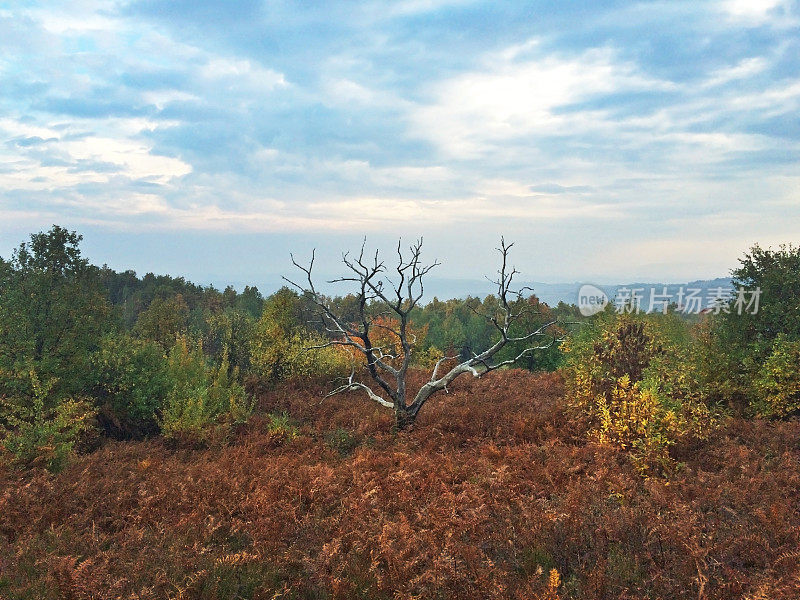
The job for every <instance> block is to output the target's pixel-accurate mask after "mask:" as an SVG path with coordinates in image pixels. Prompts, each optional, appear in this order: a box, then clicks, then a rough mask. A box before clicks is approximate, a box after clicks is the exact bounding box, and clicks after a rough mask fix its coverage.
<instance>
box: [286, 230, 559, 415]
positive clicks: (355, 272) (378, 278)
mask: <svg viewBox="0 0 800 600" xmlns="http://www.w3.org/2000/svg"><path fill="white" fill-rule="evenodd" d="M513 245H514V244H507V243H506V241H505V239H504V238H501V239H500V247H499V248H497V250H498V252H500V255H501V264H500V268H499V270H498V271H497V279H496V280H491V279H490V281H492V283H494V284H495V285H496V286H497V295H496V298H495V301H496V306H495V307H494V308H493V309H492V312H483V311H478V310H476V309H474V308H473V307H471V306H470V310H472V311H473V312H474V313H475V314H478V315H480V316H481V317H483V318H484V319H486V320H487V321H488V322H490V323H491V324H492V326H493V327H494V329H495V331H496V333H497V336H498V339H497V340H496V341H495V342H494V343H493V344H492V345H491V346H490V347H489V348H487V349H485V350H483V351H482V352H479V353H473V356H472V357H471V358H469V359H467V360H465V361H462V362H460V363H458V364H456V365H455V366H453V367H452V368H451V369H450V370H449V371H447V372H446V373H445V374H444V375H441V376H439V369H440V368H441V366H442V365H443V364H444V363H446V362H447V361H448V360H455V359H456V357H442V358H441V359H439V360H438V361H437V362H436V365H435V366H434V368H433V372H432V374H431V377H430V379H429V380H428V381H427V382H426V383H425V384H424V385H423V386H422V387H421V388H420V389H419V390H418V391H417V393H416V395H414V397H413V400H411V402H408V401H407V398H408V395H407V389H406V376H407V372H408V369H409V367H410V366H411V359H412V354H413V351H414V346H415V344H416V341H417V340H416V336H415V335H414V333H413V332H412V331H411V330H410V317H411V313H412V311H413V310H414V308H415V307H416V306H418V303H419V302H420V300H421V299H422V298H423V294H424V285H423V278H424V277H425V276H426V275H427V274H428V273H429V272H430V271H431V270H432V269H433V268H435V267H437V266H439V263H438V262H436V261H434V262H433V263H430V264H423V263H422V258H421V256H422V239H421V238H420V239H418V240H417V241H416V242H415V243H414V244H412V245H411V246H410V247H409V252H410V254H409V255H405V254H404V252H403V248H402V242H401V241H399V242H398V244H397V249H396V252H397V266H396V268H395V272H396V273H397V275H396V277H397V280H396V281H394V282H393V281H391V280H390V279H389V278H388V277H386V266H385V264H384V262H383V261H381V260H380V257H379V254H378V252H377V251H376V252H375V254H374V255H372V256H369V257H368V256H367V254H366V239H365V240H364V242H363V243H362V245H361V249H360V251H359V253H358V255H357V256H355V255H354V256H351V255H350V254H349V253H345V254H343V255H342V263H343V264H344V265H345V266H346V267H347V269H348V270H349V271H350V274H349V275H346V276H343V277H340V278H338V279H334V280H332V281H331V282H330V283H350V284H355V285H356V286H357V287H358V292H357V294H356V295H355V296H356V301H357V305H358V310H357V318H356V322H347V321H346V320H345V319H344V318H342V317H341V316H339V315H338V314H336V312H335V311H334V310H333V308H332V307H331V304H330V302H329V300H328V299H327V298H326V297H325V296H324V295H322V294H321V293H320V292H318V291H317V289H316V288H315V287H314V283H313V280H312V270H313V267H314V258H315V255H314V253H313V252H312V254H311V260H310V262H309V264H308V266H307V267H306V266H303V265H300V264H299V263H298V262H297V261H296V260H295V259H294V256H292V257H291V258H292V263H293V264H294V266H295V267H297V268H299V269H300V270H301V271H302V272H303V273H304V274H305V279H306V284H304V285H300V284H298V283H295V282H293V281H292V280H290V279H287V278H284V279H285V280H286V281H287V282H288V283H290V284H291V285H293V286H294V287H296V288H297V289H299V290H300V291H301V292H303V293H305V294H308V295H309V298H310V299H311V301H312V302H313V303H314V304H315V305H316V306H317V307H318V308H319V310H320V311H321V313H322V315H321V318H322V320H323V323H324V324H325V328H326V330H327V331H328V332H329V333H330V334H331V335H334V336H335V337H334V338H333V339H331V340H330V341H328V342H326V343H324V344H320V345H318V346H314V347H315V348H324V347H330V346H345V347H350V348H353V349H354V350H355V351H356V352H358V353H360V354H361V355H363V356H364V357H365V361H366V368H367V372H368V373H369V375H370V377H371V379H372V380H373V381H374V382H375V383H377V385H378V387H379V388H380V389H379V390H378V391H379V392H381V393H383V394H385V395H386V397H388V398H389V399H387V398H385V397H383V396H382V395H380V394H379V393H378V392H376V391H375V390H373V389H372V388H371V387H370V386H368V385H367V384H365V383H363V382H360V381H357V380H356V378H355V370H353V371H352V372H351V374H350V377H349V378H348V380H347V383H345V384H344V385H341V386H339V387H337V388H336V389H335V390H333V391H332V392H330V393H329V394H328V395H327V396H326V397H330V396H333V395H335V394H339V393H342V392H345V391H352V390H363V391H365V392H366V393H367V395H368V396H369V397H370V399H372V400H374V401H375V402H378V403H379V404H381V405H382V406H385V407H388V408H392V409H394V411H395V420H396V424H397V426H398V428H402V427H405V426H408V425H409V424H412V423H413V422H414V420H415V419H416V416H417V414H418V412H419V410H420V409H421V408H422V406H423V405H424V404H425V403H426V402H427V400H428V399H429V398H430V397H431V396H432V395H433V394H435V393H436V392H439V391H441V390H446V389H447V386H448V385H449V384H450V383H451V382H452V381H453V380H455V379H456V378H457V377H459V376H460V375H462V374H464V373H470V374H472V375H473V376H474V377H480V376H481V375H484V374H485V373H488V372H490V371H494V370H497V369H500V368H503V367H506V366H511V365H513V364H515V363H517V362H519V361H520V360H522V359H523V358H525V357H526V356H528V355H530V354H531V353H533V352H536V351H539V350H544V349H547V348H550V347H552V346H553V345H554V344H556V343H557V342H558V341H559V340H558V337H557V336H556V335H554V334H551V333H550V331H549V330H550V328H551V327H553V326H554V325H555V324H556V321H549V322H547V323H545V324H543V325H540V326H539V327H537V328H536V329H534V330H533V331H524V332H523V333H518V332H516V333H512V332H511V329H512V327H516V328H517V329H518V328H519V327H520V326H521V325H517V324H518V323H520V320H521V319H523V318H525V317H527V316H529V315H531V314H534V313H535V312H536V311H534V310H532V308H531V306H529V304H528V302H526V301H525V300H524V298H523V292H524V291H526V290H530V288H522V289H520V290H514V289H513V288H512V285H513V281H514V277H515V276H516V275H518V274H519V271H517V270H516V269H515V268H513V267H511V266H509V263H508V257H509V251H510V250H511V248H512V247H513ZM377 306H383V307H384V310H383V311H380V310H378V311H376V308H377ZM376 314H377V315H378V316H380V317H386V316H389V317H391V318H392V319H394V320H395V322H396V323H397V324H396V325H393V324H391V323H390V322H380V321H377V320H376V318H377V317H376V316H375V315H376ZM373 330H375V331H383V332H385V333H388V334H389V335H391V336H393V337H394V338H395V339H396V344H399V347H400V353H399V354H398V353H397V352H396V345H395V344H383V345H381V344H375V343H374V340H376V339H380V338H379V337H376V336H375V335H373ZM515 331H516V330H515ZM545 337H547V338H550V340H549V341H548V342H547V343H539V344H535V343H533V341H534V340H536V339H540V338H545ZM517 343H523V344H525V348H524V349H522V350H521V351H518V352H517V354H516V355H514V356H513V357H511V358H508V359H505V360H500V361H497V362H496V361H495V357H496V356H497V355H498V353H499V352H500V351H501V350H502V349H503V348H505V347H506V346H507V345H508V344H517ZM390 361H391V362H390ZM397 361H399V365H398V362H397Z"/></svg>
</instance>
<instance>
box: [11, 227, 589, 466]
mask: <svg viewBox="0 0 800 600" xmlns="http://www.w3.org/2000/svg"><path fill="white" fill-rule="evenodd" d="M81 239H82V238H81V236H80V235H78V234H77V233H76V232H72V231H68V230H66V229H64V228H62V227H59V226H54V227H53V228H52V229H51V230H50V231H47V232H40V233H37V234H33V235H31V236H30V240H29V241H28V242H23V243H22V244H21V245H20V246H19V247H18V248H17V249H16V250H15V251H14V253H13V255H12V256H11V257H10V259H2V258H0V436H1V437H0V439H2V446H3V448H4V449H5V451H6V452H7V453H10V454H11V456H13V459H14V460H15V461H16V462H18V463H20V464H26V465H27V464H39V463H41V464H44V465H46V466H48V467H50V468H51V469H58V468H60V467H61V466H62V465H63V463H64V461H65V460H66V458H67V457H68V456H69V455H70V454H71V453H72V452H73V451H74V450H75V449H76V448H78V449H80V447H81V446H83V447H86V448H88V447H91V446H92V445H96V444H97V443H98V440H97V438H96V437H95V439H93V438H92V435H90V433H91V432H97V431H99V432H101V434H102V435H104V436H107V437H112V438H117V439H140V438H142V437H145V436H151V435H157V434H163V435H165V436H166V437H167V438H168V439H169V440H172V441H173V442H175V443H181V444H209V443H215V442H218V441H221V440H224V439H225V438H226V437H227V436H228V435H229V434H230V433H231V431H232V430H233V428H234V427H235V426H236V425H237V424H239V423H242V422H244V421H245V420H246V419H247V417H248V415H249V414H250V412H251V411H252V409H253V401H252V399H251V398H250V396H249V395H248V393H247V392H246V387H247V384H250V385H252V384H254V383H260V384H267V385H274V384H276V383H278V382H280V381H282V380H285V379H288V378H298V377H303V378H318V377H324V378H328V379H331V380H332V379H334V378H337V377H342V376H347V375H348V374H349V373H350V371H351V369H361V368H363V367H364V365H363V359H361V358H359V357H357V356H354V355H353V354H351V353H350V352H348V351H346V350H343V349H342V348H339V347H328V348H321V349H314V350H309V348H311V347H314V346H322V345H324V344H325V343H326V342H329V341H330V340H331V339H335V336H334V335H333V334H331V332H330V331H328V329H327V327H326V325H325V323H323V322H322V321H321V320H320V318H319V316H318V312H317V310H316V306H315V305H314V304H313V302H312V301H311V300H310V298H309V297H307V296H305V295H302V294H299V293H297V292H295V291H293V290H291V289H289V288H282V289H281V290H279V291H277V292H276V293H274V294H272V295H270V296H268V297H266V298H265V297H263V296H262V294H261V293H260V292H259V290H258V289H257V288H255V287H246V288H245V289H244V290H243V291H242V292H237V291H236V290H235V289H234V288H232V287H228V288H226V289H224V290H222V291H220V290H218V289H215V288H214V287H211V286H208V287H204V286H199V285H196V284H193V283H191V282H189V281H186V280H185V279H183V278H181V277H170V276H166V275H159V276H157V275H153V274H152V273H148V274H146V275H145V276H143V277H139V276H137V274H136V273H135V272H133V271H125V272H121V273H120V272H116V271H114V270H113V269H110V268H108V267H107V266H103V267H99V266H96V265H92V264H90V263H89V262H88V260H86V259H85V258H84V257H83V256H82V254H81V249H80V243H81ZM490 300H491V299H488V298H487V299H484V300H481V299H477V298H467V299H466V300H447V301H440V300H438V299H434V300H433V301H432V302H430V303H428V304H427V305H425V306H424V307H420V308H419V309H418V310H417V312H416V314H415V315H414V321H413V328H414V339H415V340H416V346H415V351H414V361H415V364H416V366H419V367H427V366H430V365H432V364H433V363H435V361H436V360H438V359H439V358H441V357H443V356H452V357H454V358H457V357H466V356H470V355H471V353H472V352H473V351H479V350H480V349H483V348H485V347H487V346H488V345H490V344H491V343H492V342H493V341H494V339H493V334H494V332H495V330H494V329H493V327H492V325H491V323H488V322H487V321H486V319H485V318H483V317H482V316H480V314H479V313H480V312H481V308H482V305H483V304H484V303H489V302H490ZM519 302H525V303H528V304H529V305H530V308H531V309H532V310H531V312H530V315H531V316H530V317H529V319H528V320H529V321H530V322H529V323H520V326H521V327H528V326H533V325H536V324H537V323H543V322H545V320H548V321H549V320H552V319H555V318H558V316H559V314H563V316H567V314H568V313H571V312H573V311H574V308H573V307H566V306H561V307H559V308H557V309H555V310H554V309H551V308H549V307H548V306H546V305H545V304H541V303H539V302H538V300H537V299H536V298H535V297H533V296H532V297H530V298H527V299H521V300H519ZM331 304H332V305H333V306H335V307H336V309H337V311H338V312H339V313H340V314H343V315H348V314H351V315H352V316H353V318H355V316H356V314H357V298H356V297H355V296H345V297H340V298H332V299H331ZM377 310H379V309H378V307H377V306H376V307H375V308H374V311H377ZM374 311H373V312H374ZM374 316H375V317H377V318H379V319H380V318H382V317H380V316H379V315H377V314H376V315H374ZM382 343H385V344H387V345H391V344H392V343H394V341H393V340H390V339H386V340H383V341H382ZM515 350H516V348H513V347H509V348H508V349H506V350H505V352H507V353H508V354H509V356H510V355H511V353H512V352H514V351H515ZM561 361H562V354H561V351H560V349H559V347H558V345H557V344H553V345H552V346H551V347H550V348H548V349H547V350H544V351H542V352H539V353H536V354H533V355H531V356H530V358H529V359H528V360H527V361H526V362H525V363H524V365H523V366H524V367H527V368H529V369H531V370H553V369H555V368H557V367H558V366H559V364H560V363H561Z"/></svg>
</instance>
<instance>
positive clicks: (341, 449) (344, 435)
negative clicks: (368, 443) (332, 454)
mask: <svg viewBox="0 0 800 600" xmlns="http://www.w3.org/2000/svg"><path fill="white" fill-rule="evenodd" d="M325 443H326V444H327V445H328V447H330V448H331V449H333V450H336V451H337V452H338V453H339V454H340V455H341V456H348V455H349V454H351V453H352V452H353V450H355V449H356V448H358V447H359V446H360V445H361V440H360V439H359V437H358V436H357V435H355V434H354V433H353V432H351V431H348V430H347V429H344V428H342V427H337V428H336V429H334V430H333V431H329V432H327V433H326V434H325Z"/></svg>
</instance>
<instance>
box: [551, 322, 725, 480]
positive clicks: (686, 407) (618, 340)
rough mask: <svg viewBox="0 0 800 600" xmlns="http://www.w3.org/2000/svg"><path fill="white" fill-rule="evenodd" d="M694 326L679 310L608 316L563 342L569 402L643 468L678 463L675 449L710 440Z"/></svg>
mask: <svg viewBox="0 0 800 600" xmlns="http://www.w3.org/2000/svg"><path fill="white" fill-rule="evenodd" d="M691 344H692V342H691V338H690V336H689V335H688V328H687V327H686V326H684V325H683V324H682V323H681V322H680V321H678V320H677V317H674V316H673V315H666V316H665V315H657V316H640V315H613V314H604V315H601V316H600V317H599V318H598V319H597V320H596V321H594V322H592V323H590V324H588V325H587V326H586V327H585V328H584V330H582V331H581V332H579V333H578V334H577V335H575V336H573V337H572V338H570V339H569V340H568V341H567V342H565V344H564V345H563V349H564V351H565V353H566V356H567V361H566V367H565V368H564V375H565V379H566V383H567V392H568V396H569V402H570V405H571V407H572V408H573V409H574V410H577V411H579V412H581V413H582V414H583V415H585V416H586V417H587V418H588V422H589V436H590V437H591V438H592V439H595V440H596V441H598V442H600V443H604V444H610V445H613V446H616V447H618V448H621V449H624V450H628V451H630V453H631V458H632V460H633V462H634V464H636V466H637V468H638V469H639V470H640V471H642V472H643V473H649V472H655V471H663V470H666V469H669V468H671V467H672V466H674V462H673V461H672V459H671V458H670V455H669V449H670V447H671V446H674V445H675V444H678V443H685V442H690V441H693V440H702V439H706V438H707V437H708V435H709V433H710V432H711V430H712V429H713V427H714V422H715V418H714V415H713V414H712V412H711V411H710V410H709V409H708V407H707V406H706V405H705V404H704V403H703V402H702V401H701V397H700V393H699V391H698V390H699V387H698V385H697V377H696V368H695V364H696V362H695V361H693V360H692V347H691Z"/></svg>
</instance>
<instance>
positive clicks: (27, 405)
mask: <svg viewBox="0 0 800 600" xmlns="http://www.w3.org/2000/svg"><path fill="white" fill-rule="evenodd" d="M29 377H30V383H31V388H32V396H31V397H28V398H11V399H9V398H0V414H2V421H3V423H4V425H3V427H2V431H0V436H2V437H0V439H2V446H3V447H4V448H5V450H6V451H8V452H9V453H11V455H12V457H13V459H12V461H13V462H14V463H16V464H18V465H20V466H25V467H29V466H37V465H41V466H44V467H46V468H47V469H48V470H50V471H53V472H58V471H60V470H61V469H63V468H64V466H65V465H66V463H67V461H68V460H69V458H70V457H71V456H72V454H73V452H74V449H75V445H76V443H78V441H80V439H81V437H82V436H83V435H84V434H85V433H87V432H88V431H89V429H90V428H91V425H92V417H93V416H94V414H95V412H94V409H93V408H92V406H91V404H90V403H89V402H88V401H86V400H83V399H72V398H68V399H61V400H54V399H53V398H52V395H51V392H52V389H53V386H54V384H55V381H54V380H49V381H47V382H45V383H41V382H40V381H39V378H38V376H37V375H36V372H35V371H33V370H31V371H30V372H29Z"/></svg>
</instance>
